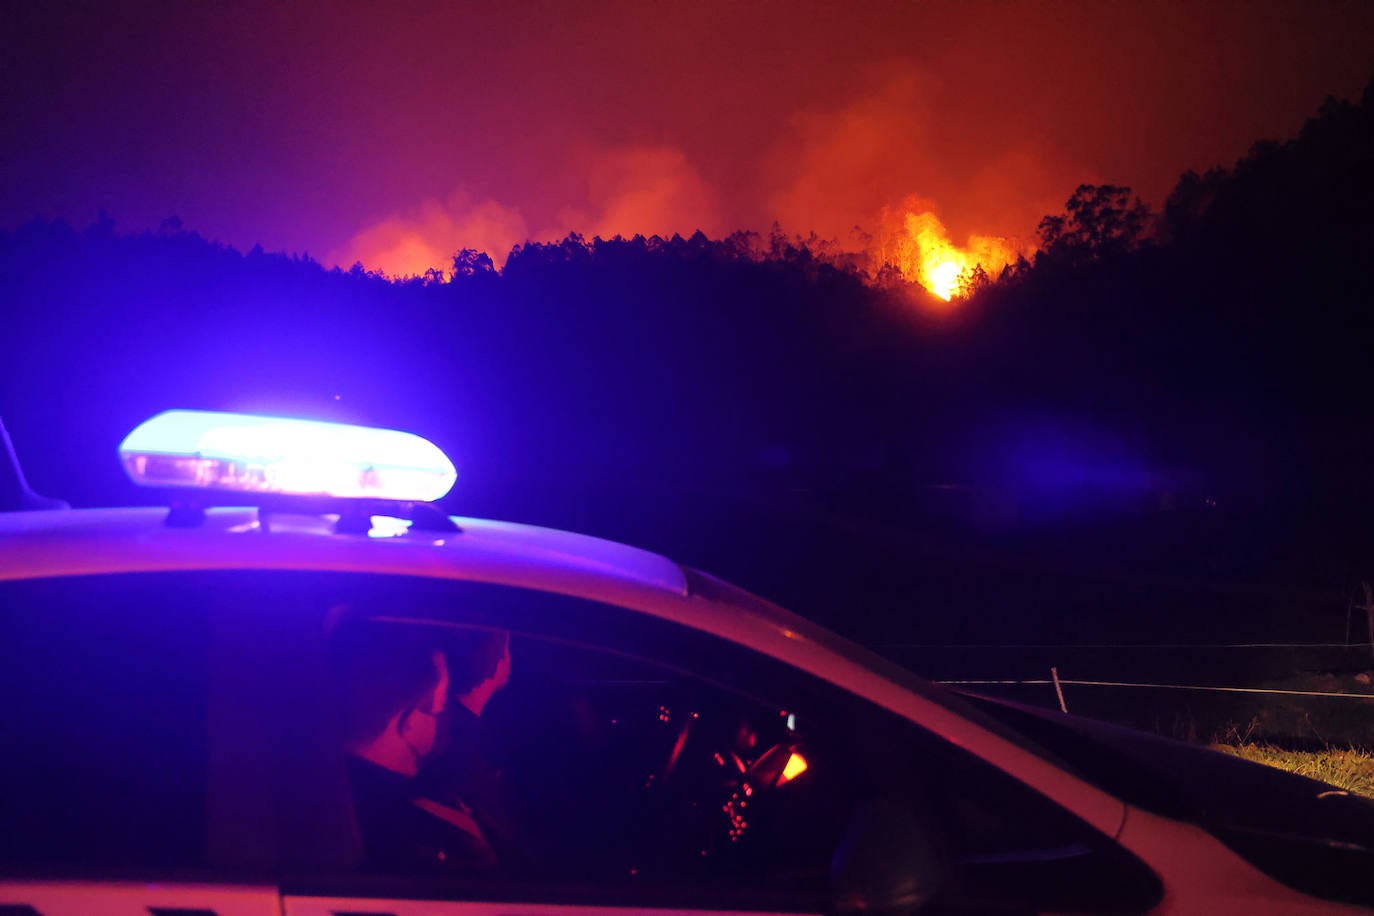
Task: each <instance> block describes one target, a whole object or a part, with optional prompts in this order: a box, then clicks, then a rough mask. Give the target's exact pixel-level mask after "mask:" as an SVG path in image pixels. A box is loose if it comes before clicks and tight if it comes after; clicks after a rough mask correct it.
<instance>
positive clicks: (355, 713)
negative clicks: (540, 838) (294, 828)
mask: <svg viewBox="0 0 1374 916" xmlns="http://www.w3.org/2000/svg"><path fill="white" fill-rule="evenodd" d="M329 649H330V652H329V655H330V659H329V660H330V667H331V675H332V680H333V683H334V686H335V692H336V697H337V699H338V703H339V713H340V715H339V720H340V722H339V724H340V726H341V733H342V738H343V746H344V750H345V751H346V752H347V754H348V765H349V779H350V785H351V788H352V793H353V803H354V808H355V812H356V815H357V819H358V828H359V832H360V833H361V835H362V841H363V850H364V856H365V865H366V866H367V867H368V868H375V869H380V870H385V871H417V870H420V871H467V870H482V869H489V868H491V867H493V866H494V865H495V864H496V856H495V853H494V852H493V850H492V847H491V844H490V843H489V842H488V841H487V838H486V836H485V834H484V833H483V831H482V828H481V826H480V825H479V824H478V823H477V820H476V819H475V818H474V817H473V816H472V812H471V811H470V810H468V809H467V808H466V806H465V805H464V804H463V802H462V800H461V798H459V797H458V796H456V795H453V796H450V797H448V798H447V799H446V800H445V801H443V802H440V801H436V800H434V799H433V798H428V797H425V795H424V794H423V793H422V791H421V787H420V784H419V782H418V780H417V779H416V776H417V774H418V773H419V771H420V767H421V765H422V764H423V763H424V762H425V760H426V759H428V758H429V757H430V756H431V755H433V753H434V750H435V747H436V742H437V739H438V735H439V717H440V715H442V714H443V712H444V707H445V704H446V703H447V700H448V695H449V674H448V666H447V663H446V661H445V658H444V654H443V653H442V652H441V651H439V650H438V648H436V644H435V640H434V636H433V633H432V631H426V630H425V629H424V628H421V627H408V626H404V625H399V624H392V623H380V622H376V621H371V620H366V619H345V620H344V621H343V622H342V623H341V624H339V625H338V626H336V627H334V629H333V632H332V634H331V639H330V646H329Z"/></svg>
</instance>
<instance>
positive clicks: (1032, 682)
mask: <svg viewBox="0 0 1374 916" xmlns="http://www.w3.org/2000/svg"><path fill="white" fill-rule="evenodd" d="M1057 680H1058V683H1059V684H1066V685H1071V686H1074V687H1148V688H1153V689H1158V690H1211V691H1216V692H1219V693H1265V694H1281V695H1283V696H1293V697H1344V698H1345V699H1347V700H1374V693H1335V692H1332V691H1324V690H1279V689H1276V688H1272V687H1212V686H1206V685H1201V684H1135V683H1130V682H1127V681H1079V680H1072V679H1070V678H1065V677H1061V678H1058V679H1057ZM936 683H937V684H947V685H950V686H954V687H963V686H979V685H982V686H989V685H991V686H1022V685H1026V686H1036V687H1045V686H1049V685H1052V684H1054V683H1055V681H1054V680H1051V679H1050V678H1030V679H1011V678H1007V679H998V678H960V679H954V680H941V681H936Z"/></svg>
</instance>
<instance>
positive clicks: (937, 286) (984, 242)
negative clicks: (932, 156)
mask: <svg viewBox="0 0 1374 916" xmlns="http://www.w3.org/2000/svg"><path fill="white" fill-rule="evenodd" d="M875 249H876V250H875V251H874V254H875V255H876V259H877V262H878V263H879V264H880V265H883V266H887V265H891V266H892V267H895V268H896V269H897V270H898V271H900V272H901V274H902V276H903V277H905V278H906V279H907V280H910V281H913V282H915V283H919V284H921V285H922V286H924V287H925V288H926V289H928V290H929V291H930V292H931V293H933V294H934V295H936V296H939V297H940V298H941V299H943V300H945V301H946V302H948V301H950V300H951V299H953V298H954V297H955V296H956V295H958V294H959V292H960V288H961V286H962V285H963V284H965V283H967V282H969V281H970V280H971V279H972V277H973V275H974V273H975V271H976V270H977V269H978V268H980V267H981V268H982V269H983V271H984V272H985V273H986V274H987V275H988V276H990V277H996V276H997V274H998V272H1000V271H1001V270H1002V268H1004V267H1006V266H1008V265H1010V264H1013V263H1015V262H1016V259H1017V258H1019V257H1021V256H1023V255H1025V256H1029V255H1030V254H1031V253H1032V252H1033V251H1034V248H1033V247H1031V246H1028V245H1025V244H1023V243H1021V242H1019V241H1018V240H1016V239H1011V238H1002V237H999V236H992V235H971V236H969V239H968V243H967V244H966V245H964V246H963V247H960V246H958V245H955V244H954V243H953V242H951V241H950V238H949V232H948V230H947V229H946V228H945V224H944V223H943V222H942V221H941V220H940V217H939V216H937V215H936V214H935V211H934V209H933V208H932V207H931V206H930V204H929V203H928V202H927V201H924V200H921V199H920V198H917V197H910V198H907V200H906V201H904V202H903V204H902V206H901V207H899V208H896V209H892V208H884V210H883V214H882V228H881V229H880V231H879V234H878V238H877V239H876V240H875Z"/></svg>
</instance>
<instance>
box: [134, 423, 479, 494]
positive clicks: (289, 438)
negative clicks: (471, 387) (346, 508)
mask: <svg viewBox="0 0 1374 916" xmlns="http://www.w3.org/2000/svg"><path fill="white" fill-rule="evenodd" d="M119 457H120V460H121V461H122V462H123V464H124V470H125V471H126V472H127V473H128V474H129V477H130V478H131V479H132V480H133V482H134V483H136V484H139V485H140V486H149V487H172V488H181V489H199V490H221V491H223V490H229V491H236V492H244V493H270V494H280V495H284V496H285V495H290V496H327V497H334V498H342V499H373V500H396V501H409V502H433V501H434V500H436V499H439V498H440V497H442V496H443V495H444V494H445V493H447V492H448V491H449V490H450V489H452V488H453V484H454V482H455V481H456V480H457V479H458V472H457V470H455V469H454V467H453V462H451V461H449V460H448V456H446V455H445V454H444V453H443V452H442V451H441V450H440V449H439V447H438V446H436V445H435V444H434V443H432V442H430V441H429V440H427V439H422V438H421V437H419V436H416V435H414V434H413V433H404V432H399V431H397V430H393V429H374V428H371V427H367V426H350V425H348V424H344V423H325V422H321V421H318V420H293V419H287V418H284V417H259V416H252V415H249V414H238V413H221V412H216V411H206V410H169V411H166V412H164V413H160V414H158V415H157V416H155V417H152V418H151V419H149V420H145V421H144V422H143V423H140V424H139V425H138V426H137V427H135V429H134V431H133V432H131V433H129V435H128V436H126V437H125V439H124V441H123V442H122V443H120V446H119Z"/></svg>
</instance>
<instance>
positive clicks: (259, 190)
mask: <svg viewBox="0 0 1374 916" xmlns="http://www.w3.org/2000/svg"><path fill="white" fill-rule="evenodd" d="M0 21H2V22H3V31H2V32H0V68H3V70H0V75H2V76H3V79H2V80H0V93H2V94H3V95H0V99H2V101H0V106H2V107H0V113H2V115H3V119H4V121H3V128H4V134H3V141H0V143H2V144H3V146H0V150H3V175H4V178H3V190H2V191H0V194H3V197H2V198H0V227H6V228H7V227H12V226H14V225H17V224H19V223H21V222H23V221H24V220H26V219H27V218H29V217H31V216H33V215H35V214H39V215H43V216H65V217H68V218H71V219H73V220H75V221H78V222H85V221H88V220H89V219H91V218H92V217H93V216H94V215H95V214H96V213H97V212H98V211H100V210H102V209H103V210H105V211H107V212H108V213H109V214H110V215H111V216H112V217H114V219H115V220H116V222H117V223H118V225H120V226H121V227H123V228H126V229H143V228H147V227H156V226H157V225H158V224H159V223H160V222H161V221H162V220H163V219H164V218H165V217H168V216H171V215H177V216H179V217H181V219H182V220H183V222H184V224H185V225H186V226H187V227H188V228H193V229H196V230H199V231H201V232H202V233H204V234H206V235H208V236H210V237H213V238H217V239H221V240H224V241H226V242H229V243H231V244H234V245H236V246H239V247H242V248H246V247H249V246H251V245H252V244H253V243H255V242H260V243H262V245H263V246H264V247H266V248H268V249H269V250H288V251H309V252H310V253H311V254H313V255H315V256H316V257H319V258H321V259H323V260H325V261H326V263H333V262H335V261H342V262H344V263H349V262H351V261H352V260H353V259H355V258H362V259H363V260H364V261H365V262H367V263H368V264H369V266H381V267H385V268H389V269H392V270H397V269H418V268H420V267H422V266H424V264H425V263H426V262H433V263H438V262H442V261H443V259H444V257H445V256H446V255H447V254H449V253H450V252H452V251H453V250H454V249H455V248H457V247H460V246H462V245H471V246H474V247H483V248H491V249H493V250H494V252H501V253H504V250H506V249H508V248H509V246H510V245H511V244H513V243H515V242H517V241H520V240H522V239H524V238H526V237H535V238H552V237H556V236H560V235H562V234H564V233H566V232H567V231H570V230H578V231H582V232H584V233H587V234H588V235H590V234H595V233H600V234H603V235H609V234H613V233H616V232H621V233H627V234H628V233H633V232H645V233H650V232H659V233H664V232H672V231H679V232H683V233H684V234H685V233H689V232H691V231H692V230H693V229H696V228H702V229H704V230H706V231H707V232H708V234H713V235H715V234H723V233H726V232H729V231H730V230H733V229H737V228H756V229H766V228H767V227H768V225H769V224H770V223H771V222H772V221H773V220H774V219H779V220H781V221H782V223H783V226H784V228H786V229H788V230H789V231H795V232H806V231H808V230H811V229H815V230H817V231H819V232H821V233H822V234H825V235H835V236H840V237H845V236H846V235H847V234H848V230H849V228H850V227H852V226H853V225H855V224H862V225H864V226H866V227H868V228H873V227H874V226H875V224H876V222H877V219H878V214H879V212H880V210H881V209H882V208H883V207H884V206H896V205H898V204H900V202H901V201H902V200H903V199H905V198H907V197H909V196H911V195H915V196H918V197H920V198H922V199H924V200H926V201H928V202H929V203H930V205H931V206H933V208H934V209H935V210H936V211H937V212H938V213H939V215H940V216H941V217H942V218H943V219H944V221H945V222H946V223H947V224H948V226H949V228H950V230H951V232H952V234H953V235H954V236H955V237H956V238H957V239H961V238H963V237H964V236H965V235H967V234H969V233H986V234H997V235H1023V236H1026V235H1030V234H1032V233H1033V231H1034V227H1035V223H1036V222H1037V220H1038V218H1039V217H1040V216H1041V215H1043V214H1044V213H1046V212H1053V211H1057V210H1059V209H1060V208H1062V205H1063V203H1064V201H1065V199H1066V198H1067V197H1068V196H1069V194H1070V193H1071V192H1072V190H1073V188H1074V187H1075V186H1076V185H1077V184H1079V183H1080V182H1085V181H1088V182H1100V181H1110V182H1114V183H1122V184H1129V185H1131V186H1133V187H1135V188H1136V189H1137V190H1138V191H1140V192H1141V193H1142V194H1143V195H1144V196H1145V197H1146V198H1147V199H1148V200H1150V201H1151V202H1152V203H1155V204H1159V203H1162V201H1163V198H1164V196H1165V195H1166V194H1167V192H1168V190H1169V188H1170V187H1171V186H1172V184H1173V182H1174V180H1175V179H1176V178H1177V176H1178V174H1179V173H1180V172H1181V171H1183V170H1184V169H1188V168H1199V169H1201V168H1206V167H1208V166H1210V165H1214V164H1223V163H1224V164H1229V163H1230V162H1232V161H1234V160H1235V159H1236V158H1237V157H1238V156H1240V155H1242V154H1243V153H1244V152H1245V151H1246V149H1247V148H1248V147H1249V146H1250V144H1251V143H1252V142H1254V141H1255V140H1256V139H1258V138H1261V137H1287V136H1291V135H1292V134H1293V133H1294V132H1295V131H1296V130H1297V129H1298V128H1299V127H1300V125H1301V124H1302V122H1303V120H1304V119H1305V118H1306V117H1308V116H1309V115H1311V114H1312V113H1314V112H1315V110H1316V108H1317V107H1318V106H1319V105H1320V103H1321V101H1322V99H1323V98H1325V97H1326V96H1328V95H1336V96H1340V97H1351V96H1354V95H1355V94H1357V93H1358V92H1359V90H1360V89H1361V88H1362V87H1363V85H1364V84H1365V83H1366V82H1367V81H1368V80H1369V79H1370V77H1371V76H1374V3H1369V2H1349V3H1337V2H1312V0H1307V2H1262V0H1250V2H1234V3H1231V2H1224V3H1219V2H1199V0H1190V2H1150V3H1144V2H1141V3H1126V2H1100V0H1085V2H1070V0H1056V2H1046V3H1008V2H993V0H960V2H879V0H868V2H863V3H858V4H841V3H835V2H823V3H817V2H809V0H786V2H699V3H690V4H689V3H667V2H662V3H660V2H625V3H620V2H604V3H579V2H571V0H563V2H548V3H541V2H502V3H456V2H423V3H422V2H389V3H383V2H296V3H271V4H257V3H239V2H235V3H229V2H211V0H201V2H183V0H177V2H151V3H134V2H120V3H100V4H98V5H96V4H91V5H82V4H72V3H44V2H39V0H0Z"/></svg>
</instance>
